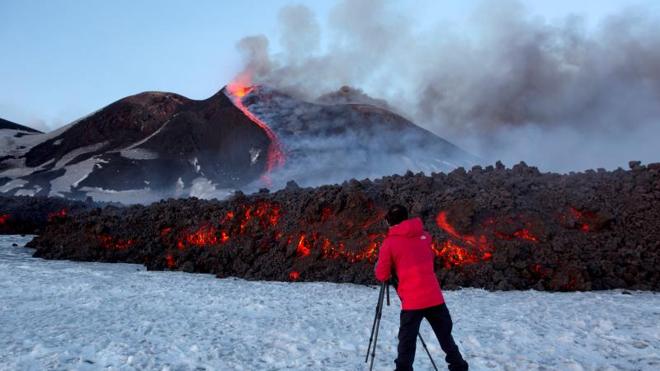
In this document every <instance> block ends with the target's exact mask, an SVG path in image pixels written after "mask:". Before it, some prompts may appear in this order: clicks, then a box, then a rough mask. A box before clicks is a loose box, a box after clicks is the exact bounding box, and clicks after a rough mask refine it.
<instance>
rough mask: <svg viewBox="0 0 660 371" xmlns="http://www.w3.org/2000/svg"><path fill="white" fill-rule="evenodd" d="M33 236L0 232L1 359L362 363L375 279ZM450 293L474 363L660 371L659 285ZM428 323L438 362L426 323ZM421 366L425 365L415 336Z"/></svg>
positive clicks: (23, 364) (387, 350)
mask: <svg viewBox="0 0 660 371" xmlns="http://www.w3.org/2000/svg"><path fill="white" fill-rule="evenodd" d="M28 240H29V238H26V237H16V236H4V237H0V369H1V370H14V369H18V370H42V369H57V370H61V369H74V370H97V369H112V370H133V369H158V370H283V369H294V370H364V369H366V367H365V364H364V355H365V351H366V347H367V342H368V338H369V332H370V330H371V323H372V320H373V315H374V305H375V302H376V299H377V296H378V290H377V289H376V288H375V287H364V286H357V285H350V284H331V283H284V282H248V281H243V280H237V279H222V280H220V279H216V278H214V277H213V276H210V275H201V274H186V273H178V272H147V271H145V269H144V268H143V267H142V266H138V265H130V264H101V263H76V262H69V261H45V260H41V259H34V258H32V257H31V256H30V254H31V250H28V249H25V248H22V247H21V246H22V245H24V244H25V243H26V242H27V241H28ZM13 243H16V244H18V245H19V246H18V247H12V246H11V245H12V244H13ZM392 294H393V296H394V293H392ZM445 297H446V300H447V303H448V306H449V309H450V311H451V313H452V316H453V319H454V325H455V326H454V337H455V338H456V340H457V342H458V344H459V346H460V348H461V350H462V352H463V354H464V355H465V357H466V359H467V360H468V361H469V362H470V366H471V367H470V369H471V370H659V369H660V295H658V294H654V293H651V292H632V293H630V294H628V293H624V292H623V291H620V290H618V291H606V292H589V293H543V292H535V291H522V292H520V291H517V292H487V291H483V290H474V289H469V290H460V291H451V292H446V293H445ZM397 306H398V302H397V301H396V300H394V302H393V303H392V306H390V307H385V311H384V314H383V320H382V324H381V335H380V339H379V341H378V349H377V355H376V358H377V360H376V367H375V369H377V370H387V369H393V363H392V360H393V358H394V357H395V355H396V354H395V353H396V331H397V327H398V308H397ZM422 335H423V336H424V338H425V339H426V340H427V343H429V344H430V348H431V353H432V354H433V356H434V357H435V360H436V362H437V363H438V364H439V365H442V366H444V360H443V358H444V357H443V355H442V351H441V350H440V348H439V346H438V345H437V341H435V340H434V338H433V336H432V334H431V332H430V328H429V327H428V324H423V325H422ZM415 366H416V369H417V370H429V369H431V366H430V363H429V361H428V358H427V356H426V354H424V353H423V349H421V347H419V348H418V352H417V358H416V361H415Z"/></svg>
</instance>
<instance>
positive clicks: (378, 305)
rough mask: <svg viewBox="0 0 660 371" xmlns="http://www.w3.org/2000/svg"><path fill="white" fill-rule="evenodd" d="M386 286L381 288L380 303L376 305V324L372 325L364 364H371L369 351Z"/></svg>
mask: <svg viewBox="0 0 660 371" xmlns="http://www.w3.org/2000/svg"><path fill="white" fill-rule="evenodd" d="M384 288H385V286H381V287H380V292H379V293H378V302H377V304H376V314H375V315H374V323H373V324H372V325H371V335H369V346H368V347H367V356H366V357H365V359H364V363H367V362H369V351H371V342H372V341H373V339H374V331H375V330H376V326H377V322H378V313H379V311H380V310H382V306H383V291H384Z"/></svg>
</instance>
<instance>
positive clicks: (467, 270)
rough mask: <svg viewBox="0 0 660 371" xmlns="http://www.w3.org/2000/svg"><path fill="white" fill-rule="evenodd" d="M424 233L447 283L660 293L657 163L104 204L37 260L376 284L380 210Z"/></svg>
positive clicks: (45, 240)
mask: <svg viewBox="0 0 660 371" xmlns="http://www.w3.org/2000/svg"><path fill="white" fill-rule="evenodd" d="M394 203H399V204H403V205H406V206H407V207H409V209H410V210H411V212H412V216H418V217H420V218H421V219H422V221H423V223H424V226H425V228H426V229H427V230H428V231H429V232H430V234H431V236H432V238H433V242H434V244H433V251H434V252H435V253H436V256H437V260H436V262H437V265H436V273H437V275H438V277H439V278H440V279H441V282H442V284H443V286H444V287H446V288H455V287H459V286H471V287H483V288H487V289H491V290H512V289H516V290H521V289H537V290H551V291H575V290H601V289H613V288H628V289H639V290H655V291H657V290H660V171H659V170H658V169H657V168H655V167H654V168H651V167H650V166H636V167H635V169H634V170H629V171H624V170H616V171H601V172H594V171H588V172H584V173H577V174H572V175H559V174H553V173H541V172H538V171H536V170H535V169H534V168H531V167H528V166H526V165H524V164H519V165H517V166H516V167H515V169H505V168H498V169H495V168H493V167H486V168H485V169H478V168H477V169H474V170H472V171H465V170H464V169H459V170H457V171H454V172H452V173H450V174H444V173H435V174H433V175H431V176H424V175H421V174H413V173H408V174H406V175H405V176H398V175H397V176H388V177H384V178H380V179H375V180H373V181H371V180H363V181H357V180H351V181H347V182H345V183H343V184H341V185H332V186H321V187H318V188H300V187H298V186H297V185H295V183H293V182H291V183H290V184H289V186H288V187H286V188H285V189H283V190H280V191H277V192H272V193H265V192H261V193H256V194H252V195H245V194H242V193H237V194H236V195H235V196H234V197H231V198H229V199H227V200H225V201H217V200H212V201H205V200H199V199H195V198H191V199H179V200H167V201H161V202H158V203H154V204H152V205H150V206H148V207H145V206H133V207H130V208H114V207H107V208H105V209H103V210H101V209H96V210H92V211H90V212H85V213H80V214H78V215H76V216H75V217H72V218H67V219H65V220H61V221H58V222H57V223H52V224H49V225H48V226H47V227H46V229H45V231H44V233H43V234H42V235H40V236H38V237H37V238H35V239H34V240H33V241H32V242H31V243H30V246H32V247H34V248H36V251H35V256H38V257H43V258H47V259H75V260H88V261H105V262H117V261H121V262H134V263H139V264H145V265H146V266H147V268H149V269H158V270H164V269H170V270H183V271H195V272H205V273H213V274H215V275H217V276H218V277H228V276H236V277H243V278H247V279H261V280H305V281H332V282H354V283H375V282H374V278H373V264H374V262H375V258H376V253H377V249H378V248H379V246H380V243H381V242H382V240H383V237H384V235H385V233H386V231H387V226H386V224H385V223H384V220H383V217H384V214H385V211H386V210H387V208H388V206H390V205H392V204H394Z"/></svg>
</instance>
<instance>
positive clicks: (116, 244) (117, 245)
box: [98, 234, 134, 250]
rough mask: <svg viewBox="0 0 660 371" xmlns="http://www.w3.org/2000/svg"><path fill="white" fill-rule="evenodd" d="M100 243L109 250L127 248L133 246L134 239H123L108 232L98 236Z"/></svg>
mask: <svg viewBox="0 0 660 371" xmlns="http://www.w3.org/2000/svg"><path fill="white" fill-rule="evenodd" d="M98 240H99V243H100V244H101V247H103V248H104V249H107V250H126V249H128V248H129V247H131V246H133V244H134V241H133V240H131V239H128V240H122V239H120V238H114V237H112V236H109V235H107V234H102V235H100V236H98Z"/></svg>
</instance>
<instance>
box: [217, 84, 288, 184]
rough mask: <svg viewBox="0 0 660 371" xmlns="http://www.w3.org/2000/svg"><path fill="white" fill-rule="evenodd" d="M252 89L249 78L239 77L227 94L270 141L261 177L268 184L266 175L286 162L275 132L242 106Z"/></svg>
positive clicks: (228, 87) (229, 86)
mask: <svg viewBox="0 0 660 371" xmlns="http://www.w3.org/2000/svg"><path fill="white" fill-rule="evenodd" d="M252 89H253V87H252V86H251V81H250V78H249V76H247V75H246V74H242V75H239V76H238V77H237V78H236V79H235V80H234V81H233V82H231V83H229V84H228V85H227V92H228V93H229V94H230V95H231V96H233V97H234V99H232V100H233V102H234V104H235V105H236V107H237V108H238V109H240V110H241V112H243V114H245V116H247V117H248V118H249V119H250V120H252V122H254V123H255V124H257V126H259V127H260V128H261V129H262V130H263V131H264V132H265V133H266V136H267V137H268V139H269V140H270V145H269V146H268V157H267V159H266V172H265V173H264V176H263V177H262V180H263V181H264V182H265V183H267V184H270V179H269V178H268V174H270V172H271V171H272V170H273V169H275V168H278V167H282V166H284V163H285V162H286V157H285V155H284V151H283V150H282V145H281V143H280V140H279V139H278V137H277V135H276V134H275V132H274V131H273V130H272V129H271V128H270V127H269V126H268V125H267V124H266V123H265V122H263V121H262V120H260V119H259V118H258V117H257V116H255V115H254V114H252V112H250V110H249V109H248V108H247V107H246V106H245V105H244V104H243V100H242V98H243V97H245V96H246V95H247V94H248V93H249V92H250V91H252Z"/></svg>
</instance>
